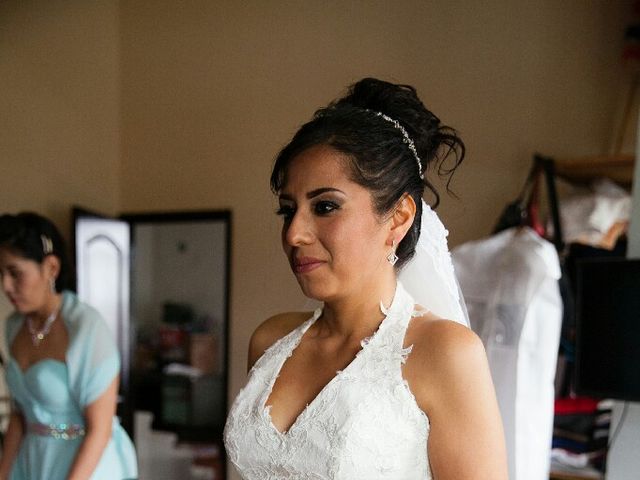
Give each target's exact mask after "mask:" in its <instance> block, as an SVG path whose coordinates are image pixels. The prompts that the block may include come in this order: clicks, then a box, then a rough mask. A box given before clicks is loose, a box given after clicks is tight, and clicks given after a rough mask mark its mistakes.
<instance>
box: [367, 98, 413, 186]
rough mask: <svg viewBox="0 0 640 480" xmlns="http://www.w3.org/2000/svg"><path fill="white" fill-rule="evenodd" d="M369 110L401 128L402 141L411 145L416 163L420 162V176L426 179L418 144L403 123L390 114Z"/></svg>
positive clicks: (395, 126)
mask: <svg viewBox="0 0 640 480" xmlns="http://www.w3.org/2000/svg"><path fill="white" fill-rule="evenodd" d="M368 111H369V112H371V113H373V114H374V115H376V116H378V117H380V118H382V119H383V120H386V121H387V122H389V123H391V124H392V125H393V126H394V128H397V129H398V130H400V133H402V141H403V142H404V143H406V144H407V147H409V150H411V153H413V156H414V157H415V159H416V163H417V164H418V175H419V176H420V178H422V179H424V174H423V173H422V160H420V155H418V150H416V145H415V144H414V143H413V140H412V139H411V137H410V136H409V133H408V132H407V131H406V130H405V128H404V127H403V126H402V125H400V122H399V121H397V120H395V119H393V118H391V117H390V116H389V115H386V114H384V113H382V112H376V111H373V110H368Z"/></svg>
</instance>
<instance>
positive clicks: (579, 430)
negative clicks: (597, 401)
mask: <svg viewBox="0 0 640 480" xmlns="http://www.w3.org/2000/svg"><path fill="white" fill-rule="evenodd" d="M594 423H595V415H593V414H573V415H556V416H555V417H554V419H553V426H554V428H558V429H560V430H565V431H569V432H573V433H575V434H578V435H585V436H587V437H590V436H591V433H592V432H593V427H594Z"/></svg>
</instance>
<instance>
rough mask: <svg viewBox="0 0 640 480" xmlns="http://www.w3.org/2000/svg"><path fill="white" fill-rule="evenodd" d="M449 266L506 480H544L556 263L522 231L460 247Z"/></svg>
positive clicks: (558, 313)
mask: <svg viewBox="0 0 640 480" xmlns="http://www.w3.org/2000/svg"><path fill="white" fill-rule="evenodd" d="M452 255H453V262H454V266H455V270H456V274H457V276H458V280H459V282H460V286H461V289H462V292H463V294H464V297H465V300H466V302H467V308H468V311H469V320H470V324H471V328H472V329H473V330H474V332H476V333H477V334H478V335H479V336H480V338H481V339H482V341H483V343H484V346H485V349H486V351H487V357H488V360H489V365H490V368H491V373H492V376H493V381H494V384H495V388H496V394H497V397H498V404H499V406H500V412H501V414H502V421H503V424H504V430H505V440H506V444H507V453H508V459H509V478H510V479H511V480H547V479H548V478H549V461H550V459H549V455H550V450H551V439H552V432H553V404H554V376H555V371H556V362H557V354H558V345H559V341H560V330H561V324H562V311H563V307H562V298H561V296H560V290H559V287H558V279H559V278H560V273H561V271H560V262H559V259H558V254H557V252H556V249H555V247H554V246H553V244H551V243H550V242H548V241H547V240H544V239H543V238H541V237H540V236H539V235H538V234H536V233H535V232H534V230H532V229H531V228H529V227H522V228H510V229H507V230H504V231H502V232H500V233H498V234H496V235H494V236H492V237H489V238H487V239H482V240H479V241H473V242H469V243H466V244H464V245H461V246H459V247H457V248H455V249H454V250H453V251H452Z"/></svg>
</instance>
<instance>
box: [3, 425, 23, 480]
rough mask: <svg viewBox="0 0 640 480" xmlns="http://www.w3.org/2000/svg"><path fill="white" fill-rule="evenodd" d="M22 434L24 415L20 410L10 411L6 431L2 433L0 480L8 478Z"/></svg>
mask: <svg viewBox="0 0 640 480" xmlns="http://www.w3.org/2000/svg"><path fill="white" fill-rule="evenodd" d="M23 435H24V417H23V416H22V413H20V412H11V414H10V417H9V425H8V426H7V432H6V433H5V434H4V442H3V448H2V450H3V451H2V460H0V480H5V479H7V478H9V473H10V472H11V467H12V465H13V461H14V460H15V458H16V455H18V450H19V449H20V442H21V441H22V436H23Z"/></svg>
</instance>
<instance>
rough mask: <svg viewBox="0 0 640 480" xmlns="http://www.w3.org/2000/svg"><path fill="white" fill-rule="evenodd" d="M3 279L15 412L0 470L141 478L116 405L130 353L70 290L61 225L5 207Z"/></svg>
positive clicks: (39, 476) (27, 475)
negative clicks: (123, 362) (123, 356)
mask: <svg viewBox="0 0 640 480" xmlns="http://www.w3.org/2000/svg"><path fill="white" fill-rule="evenodd" d="M0 276H1V278H2V289H3V291H4V293H5V294H6V296H7V298H8V300H9V301H10V302H11V304H12V305H13V307H14V308H15V312H14V313H13V314H12V315H11V316H10V317H9V318H8V320H7V324H6V341H7V346H8V352H9V358H8V361H7V364H6V381H7V385H8V387H9V391H10V393H11V397H12V402H13V406H12V412H11V416H10V420H9V426H8V429H7V432H6V434H5V439H4V448H3V452H2V458H1V460H0V480H4V479H10V480H27V479H29V480H45V479H46V480H58V479H60V480H64V479H68V480H76V479H78V480H79V479H83V480H85V479H91V480H122V479H133V478H137V475H138V474H137V463H136V455H135V450H134V447H133V444H132V443H131V440H130V439H129V437H128V436H127V434H126V432H125V431H124V429H123V428H122V427H121V426H120V424H119V422H118V419H117V417H116V416H115V409H116V403H117V395H118V380H119V372H120V358H119V354H118V350H117V348H116V345H115V341H114V339H113V334H112V333H111V332H110V330H109V328H108V326H107V325H106V324H105V322H104V321H103V320H102V318H101V317H100V315H99V314H98V312H96V310H94V309H93V308H91V307H90V306H89V305H86V304H84V303H82V302H81V301H79V300H78V298H77V297H76V296H75V294H73V293H71V292H69V291H65V290H63V287H64V285H65V280H66V276H67V264H66V256H65V255H64V246H63V243H62V239H61V237H60V234H59V233H58V231H57V230H56V228H55V227H54V226H53V224H52V223H51V222H49V221H48V220H47V219H45V218H43V217H41V216H39V215H36V214H32V213H22V214H18V215H2V216H0Z"/></svg>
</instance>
